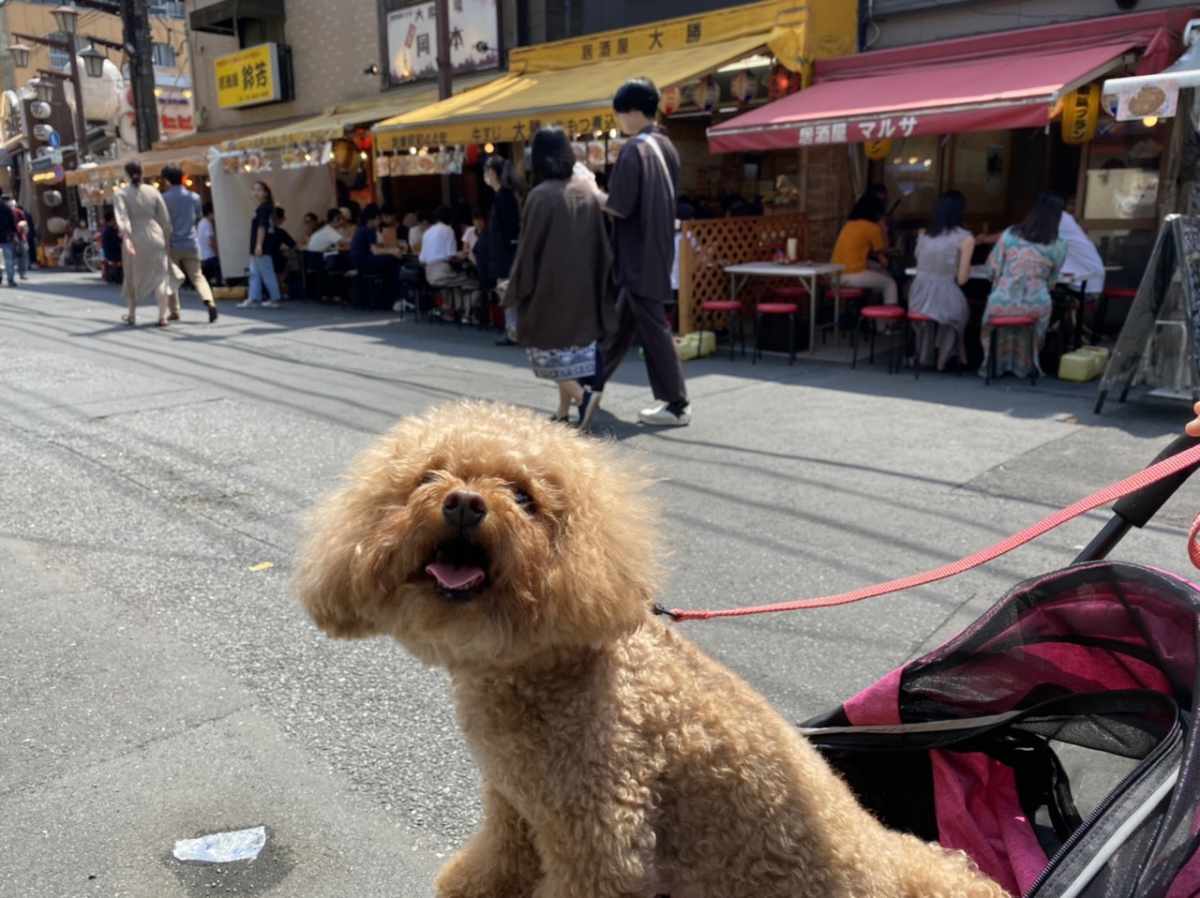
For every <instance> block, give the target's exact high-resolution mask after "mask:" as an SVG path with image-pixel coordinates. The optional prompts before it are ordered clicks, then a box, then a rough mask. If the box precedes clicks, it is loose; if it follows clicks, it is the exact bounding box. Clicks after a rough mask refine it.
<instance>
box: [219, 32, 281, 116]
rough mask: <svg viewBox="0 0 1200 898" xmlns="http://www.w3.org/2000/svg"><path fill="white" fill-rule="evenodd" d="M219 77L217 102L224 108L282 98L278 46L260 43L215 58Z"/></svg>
mask: <svg viewBox="0 0 1200 898" xmlns="http://www.w3.org/2000/svg"><path fill="white" fill-rule="evenodd" d="M213 69H214V71H215V73H216V79H217V105H218V106H220V107H221V108H222V109H237V108H239V107H241V106H259V105H261V104H263V103H277V102H279V101H280V100H282V99H283V79H282V78H281V77H280V72H279V47H278V46H276V45H275V44H271V43H268V44H259V45H258V46H256V47H250V48H249V49H247V50H239V51H238V52H237V53H230V54H229V55H228V56H218V57H217V58H216V59H215V60H214V61H213Z"/></svg>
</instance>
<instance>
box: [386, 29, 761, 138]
mask: <svg viewBox="0 0 1200 898" xmlns="http://www.w3.org/2000/svg"><path fill="white" fill-rule="evenodd" d="M766 43H767V34H766V33H765V32H763V33H759V34H756V35H753V36H751V37H743V38H738V39H735V40H731V41H723V42H721V43H716V44H709V45H708V46H703V47H697V48H695V49H692V50H673V51H668V52H665V53H658V54H656V55H654V56H641V57H634V58H631V59H607V60H601V61H598V62H593V63H590V64H588V65H585V66H576V67H575V68H569V69H560V70H550V71H542V72H535V73H530V74H511V73H510V74H508V75H505V76H504V77H502V78H499V79H497V80H496V81H493V82H492V83H491V84H486V85H484V86H483V87H478V88H476V89H475V90H472V91H468V92H465V93H461V94H456V95H455V96H453V97H450V98H449V99H448V100H443V101H442V102H441V103H434V104H433V105H432V106H426V107H424V108H421V109H417V110H416V111H414V112H410V113H406V114H405V115H399V116H396V117H395V118H390V119H388V120H387V121H383V122H380V123H379V124H378V125H376V126H375V141H376V144H377V145H378V146H379V148H380V149H383V150H388V149H396V148H407V147H421V146H447V145H454V144H466V143H486V142H489V141H491V142H493V143H504V142H508V141H513V140H527V139H528V138H530V137H532V136H533V132H535V131H536V130H537V129H538V128H539V127H540V126H542V125H551V124H553V125H560V126H562V127H563V128H564V129H565V130H566V131H568V132H570V133H571V134H590V133H591V132H593V131H599V130H603V131H607V130H609V129H610V128H613V127H615V122H614V121H613V115H612V96H613V94H614V93H615V92H616V90H617V88H618V87H620V86H621V85H622V84H624V83H625V82H626V81H627V80H629V79H630V78H636V77H638V76H645V77H647V78H649V79H650V80H652V81H653V82H654V83H655V84H657V85H658V86H659V87H668V86H670V85H672V84H681V83H683V82H685V81H692V80H694V79H696V78H698V77H700V76H701V75H705V74H708V73H709V72H713V71H715V70H716V69H719V68H720V67H721V66H723V65H725V64H726V63H729V62H732V61H734V60H736V59H742V58H743V57H746V56H749V55H750V54H752V53H753V52H754V51H755V50H757V49H759V48H760V47H763V46H765V45H766Z"/></svg>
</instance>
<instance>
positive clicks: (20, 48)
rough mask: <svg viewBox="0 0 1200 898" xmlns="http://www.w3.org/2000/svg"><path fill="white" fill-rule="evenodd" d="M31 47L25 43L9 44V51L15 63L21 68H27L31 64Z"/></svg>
mask: <svg viewBox="0 0 1200 898" xmlns="http://www.w3.org/2000/svg"><path fill="white" fill-rule="evenodd" d="M30 49H31V48H30V47H28V46H26V45H25V44H9V45H8V52H9V54H11V56H12V58H13V65H15V66H16V67H17V68H19V69H24V68H27V67H28V66H29V51H30Z"/></svg>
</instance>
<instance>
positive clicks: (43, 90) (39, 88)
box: [29, 78, 54, 103]
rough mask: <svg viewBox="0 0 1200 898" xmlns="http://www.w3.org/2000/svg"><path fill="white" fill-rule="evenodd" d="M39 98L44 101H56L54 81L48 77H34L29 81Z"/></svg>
mask: <svg viewBox="0 0 1200 898" xmlns="http://www.w3.org/2000/svg"><path fill="white" fill-rule="evenodd" d="M29 86H30V87H32V88H33V92H34V93H35V94H37V98H38V99H39V100H41V101H42V102H44V103H52V102H54V82H53V81H50V80H49V79H47V78H33V79H31V80H30V82H29Z"/></svg>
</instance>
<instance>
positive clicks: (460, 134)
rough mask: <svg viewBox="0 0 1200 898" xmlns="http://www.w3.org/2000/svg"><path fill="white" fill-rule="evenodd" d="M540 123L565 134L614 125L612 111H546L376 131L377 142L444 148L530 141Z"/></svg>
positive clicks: (604, 129) (591, 133)
mask: <svg viewBox="0 0 1200 898" xmlns="http://www.w3.org/2000/svg"><path fill="white" fill-rule="evenodd" d="M543 125H557V126H558V127H560V128H562V129H563V130H564V131H566V132H567V135H568V136H569V137H575V136H577V135H578V136H583V137H594V136H595V135H596V134H600V135H602V136H603V135H608V134H609V133H610V132H611V131H612V130H613V129H614V128H616V126H617V122H616V120H615V119H614V118H613V114H612V111H611V110H609V111H606V112H605V113H604V114H599V113H598V112H596V113H593V114H592V115H588V114H587V113H586V112H566V113H563V114H561V115H556V114H547V115H546V117H545V118H544V119H534V118H523V117H522V118H510V119H505V118H500V119H495V120H485V121H479V122H446V123H445V124H443V125H440V126H434V127H430V128H427V129H421V130H414V131H408V130H403V131H386V130H384V131H380V132H379V142H380V144H381V145H382V146H385V147H389V148H391V147H394V148H398V149H409V148H420V147H444V146H455V145H460V144H469V143H511V142H513V141H518V140H532V139H533V135H534V134H536V133H537V131H538V129H539V128H541V127H542V126H543Z"/></svg>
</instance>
